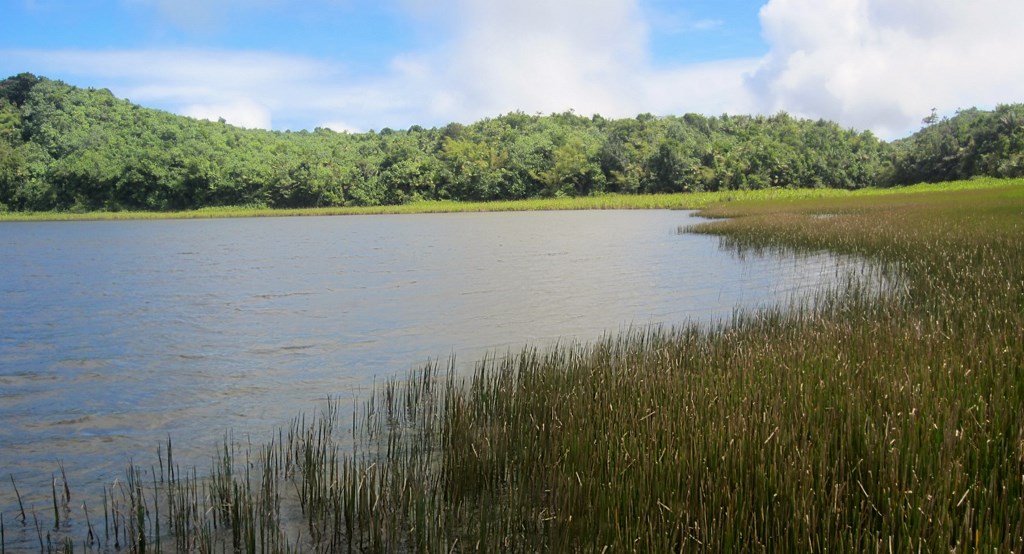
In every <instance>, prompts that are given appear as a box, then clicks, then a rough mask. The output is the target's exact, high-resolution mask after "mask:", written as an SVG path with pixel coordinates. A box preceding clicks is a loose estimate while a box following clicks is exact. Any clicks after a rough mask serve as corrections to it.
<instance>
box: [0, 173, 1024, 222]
mask: <svg viewBox="0 0 1024 554" xmlns="http://www.w3.org/2000/svg"><path fill="white" fill-rule="evenodd" d="M1020 181H1021V180H1019V179H1018V180H998V179H988V178H985V179H976V180H971V181H957V182H951V183H938V184H924V185H915V186H912V187H898V188H891V189H862V190H858V191H846V190H839V189H763V190H749V191H719V192H695V193H681V194H639V195H626V194H607V195H598V196H583V197H576V198H570V197H562V198H535V199H530V200H509V201H496V202H452V201H438V200H431V201H420V202H413V203H409V204H402V205H396V206H370V207H330V208H303V209H274V208H258V207H238V206H228V207H216V208H203V209H200V210H190V211H178V212H132V211H119V212H108V211H101V212H28V213H21V212H7V213H0V222H2V221H77V220H121V219H210V218H227V217H293V216H326V215H372V214H421V213H454V212H504V211H530V210H602V209H604V210H608V209H691V210H696V209H704V208H706V207H708V206H711V205H713V204H718V203H722V202H744V201H755V202H759V201H765V200H775V201H780V202H788V201H791V200H803V199H808V198H821V199H824V198H846V197H851V196H853V197H856V196H875V195H882V196H889V195H892V194H905V193H912V192H928V191H934V190H949V189H959V190H967V189H975V188H989V187H993V186H1012V185H1013V184H1014V183H1018V182H1020Z"/></svg>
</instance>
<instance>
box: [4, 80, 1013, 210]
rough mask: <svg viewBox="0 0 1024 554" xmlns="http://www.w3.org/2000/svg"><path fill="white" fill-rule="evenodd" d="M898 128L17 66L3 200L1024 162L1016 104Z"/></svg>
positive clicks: (314, 195) (985, 171)
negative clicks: (392, 125) (329, 118)
mask: <svg viewBox="0 0 1024 554" xmlns="http://www.w3.org/2000/svg"><path fill="white" fill-rule="evenodd" d="M922 125H923V127H922V129H921V130H920V131H918V132H917V133H915V134H914V135H912V136H910V137H907V138H905V139H901V140H897V141H892V142H886V141H883V140H880V139H878V138H877V137H875V136H874V135H873V134H872V133H871V132H869V131H856V130H852V129H844V128H842V127H841V126H840V125H839V124H837V123H834V122H831V121H824V120H817V121H814V120H807V119H799V118H795V117H792V116H790V115H788V114H786V113H781V112H780V113H778V114H775V115H772V116H747V115H721V116H717V117H708V116H704V115H697V114H685V115H682V116H654V115H651V114H641V115H638V116H636V117H635V118H630V119H606V118H603V117H601V116H599V115H594V116H592V117H583V116H580V115H577V114H575V113H573V112H566V113H559V114H550V115H529V114H525V113H522V112H513V113H509V114H505V115H501V116H498V117H494V118H491V119H484V120H482V121H478V122H476V123H473V124H470V125H463V124H459V123H451V124H449V125H446V126H444V127H439V128H430V129H427V128H423V127H420V126H412V127H410V128H409V129H405V130H396V129H389V128H384V129H380V130H378V131H369V132H366V133H337V132H334V131H331V130H329V129H321V128H317V129H315V130H313V131H311V132H310V131H299V132H290V131H285V132H279V131H264V130H250V129H242V128H238V127H234V126H231V125H228V124H226V123H225V122H224V121H223V120H222V121H220V122H211V121H203V120H196V119H192V118H188V117H183V116H178V115H173V114H170V113H167V112H164V111H160V110H155V109H148V108H143V107H141V106H138V105H136V104H133V103H131V102H130V101H128V100H124V99H118V98H116V97H115V96H114V95H113V94H112V93H111V92H110V91H109V90H106V89H91V88H88V89H87V88H79V87H74V86H71V85H68V84H65V83H63V82H61V81H57V80H51V79H47V78H44V77H37V76H35V75H32V74H29V73H23V74H20V75H17V76H14V77H10V78H8V79H5V80H4V81H2V82H0V212H3V211H19V212H24V211H75V212H77V211H94V210H105V211H118V210H149V211H170V210H186V209H196V208H202V207H210V206H254V207H271V208H304V207H325V206H374V205H388V204H403V203H406V202H410V201H417V200H472V201H487V200H514V199H524V198H536V197H557V196H585V195H598V194H603V193H619V194H634V193H662V192H666V193H667V192H687V191H715V190H733V189H762V188H768V187H784V188H796V187H832V188H845V189H855V188H862V187H887V186H895V185H903V184H910V183H917V182H936V181H945V180H954V179H965V178H970V177H974V176H982V175H984V176H995V177H1017V176H1024V104H1012V105H1001V106H998V107H997V108H996V109H995V110H993V111H984V110H979V109H975V108H971V109H965V110H961V111H959V112H958V113H957V115H956V116H954V117H952V118H948V119H941V120H940V119H938V118H937V117H935V116H934V114H933V116H931V117H928V118H925V120H923V121H922Z"/></svg>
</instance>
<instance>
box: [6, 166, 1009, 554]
mask: <svg viewBox="0 0 1024 554" xmlns="http://www.w3.org/2000/svg"><path fill="white" fill-rule="evenodd" d="M709 215H718V216H726V215H728V216H730V217H732V219H728V220H721V221H714V222H712V223H709V224H703V225H700V226H698V227H695V228H691V229H686V230H684V231H686V232H700V233H713V234H717V235H720V236H722V237H723V239H722V241H723V247H724V248H731V249H735V250H736V251H738V252H741V253H747V252H751V251H758V250H779V251H784V252H789V253H791V254H793V255H800V254H801V253H807V252H816V251H819V250H829V251H833V252H838V253H843V254H851V255H857V256H862V257H864V258H865V259H867V260H869V261H870V263H868V264H866V265H865V266H864V267H863V268H862V269H861V270H859V271H857V272H851V273H849V274H846V275H845V277H844V279H843V280H842V281H841V283H840V284H839V285H837V286H836V287H835V288H833V289H831V290H829V291H826V292H824V293H822V294H820V295H819V296H818V297H816V298H814V299H810V300H806V301H802V302H799V303H794V304H792V305H789V306H778V307H768V308H763V309H759V310H753V311H737V312H736V313H734V314H733V315H732V316H731V317H729V318H725V319H723V320H721V321H719V322H717V323H714V324H712V325H697V324H691V325H681V326H678V327H674V328H645V329H636V330H632V331H629V332H624V333H621V334H618V335H609V336H606V337H603V338H601V339H599V340H596V341H593V342H589V343H564V344H560V345H557V346H554V347H551V348H548V349H545V350H538V349H535V348H525V349H523V350H522V351H520V352H516V353H510V354H508V355H505V356H491V357H487V358H485V359H483V360H481V361H479V362H478V363H477V364H476V366H475V369H474V371H473V372H472V374H469V375H460V374H458V373H457V372H455V371H454V370H453V369H452V367H445V366H442V365H439V364H437V363H430V364H426V365H425V366H423V367H421V368H418V369H415V370H413V371H412V372H410V373H409V375H408V376H407V377H406V378H404V379H393V380H390V381H388V382H386V383H385V384H384V385H383V386H381V387H379V388H378V389H377V390H376V392H375V393H374V394H373V396H372V397H371V398H369V399H367V400H366V402H365V403H364V404H363V405H361V406H360V407H359V408H358V409H356V410H355V411H354V412H352V413H347V412H346V413H342V410H341V409H340V405H339V404H337V403H335V402H328V403H327V404H326V406H325V407H324V408H323V409H321V410H320V412H318V413H317V414H315V415H314V416H311V417H300V418H297V419H296V420H295V421H294V422H293V424H292V425H291V427H290V428H289V429H288V430H287V431H281V432H280V433H279V434H278V437H277V439H276V440H273V441H270V442H268V443H267V444H266V445H264V446H260V447H253V446H251V445H241V446H240V445H238V444H236V442H235V441H233V440H231V439H230V438H226V439H225V443H224V446H223V449H222V452H221V453H219V454H218V455H217V456H216V457H215V461H214V464H213V469H212V470H211V472H210V474H209V475H210V476H209V477H206V478H204V477H201V476H199V475H197V473H196V472H195V470H194V469H193V470H191V473H189V472H187V471H182V470H180V469H178V468H177V467H176V466H175V465H174V463H173V456H172V445H171V444H170V443H169V442H168V444H167V446H166V449H165V451H164V452H162V453H161V455H160V456H159V459H160V460H161V461H160V465H159V468H151V469H150V471H149V472H148V473H147V472H142V471H140V470H139V468H137V467H132V468H130V469H129V471H128V478H127V479H126V481H125V482H124V483H116V484H115V485H114V486H112V487H110V494H109V498H108V499H106V500H105V502H104V509H103V514H104V515H103V517H104V521H103V528H102V530H101V529H100V528H99V518H94V520H93V521H92V523H90V525H89V533H88V538H89V539H88V540H80V539H75V540H76V541H78V542H70V539H67V538H66V537H62V536H57V535H59V534H56V535H55V536H56V537H57V538H56V539H52V538H51V539H44V538H43V534H42V533H40V534H39V544H38V547H39V550H47V549H53V550H60V549H66V550H65V551H72V550H76V549H79V548H80V549H82V550H85V551H105V550H109V549H110V548H111V547H113V548H121V549H125V550H129V551H137V552H142V551H145V550H149V551H168V552H172V551H174V552H217V551H235V552H292V551H294V552H538V551H542V552H758V551H761V552H768V551H779V552H793V551H808V552H826V551H827V552H937V551H955V552H965V551H972V552H973V551H979V552H980V551H984V552H1021V551H1022V550H1024V416H1022V410H1021V407H1022V406H1024V333H1022V331H1021V330H1022V329H1024V249H1022V244H1024V241H1022V240H1021V239H1022V238H1024V187H1022V186H1019V185H1012V186H998V187H994V188H972V189H970V190H955V191H938V192H935V191H932V192H922V193H921V194H915V195H913V196H910V195H908V196H893V197H885V198H881V197H875V196H871V195H867V196H864V197H854V198H839V199H832V200H822V199H807V200H804V201H799V202H793V201H790V202H786V203H780V204H773V203H767V204H766V203H763V202H762V203H757V204H744V203H739V202H737V203H730V204H729V205H727V206H724V207H719V208H715V209H714V210H712V211H710V212H709ZM349 418H351V419H349ZM147 475H148V476H149V479H148V480H147V479H146V476H147ZM54 483H55V484H54V487H53V491H52V494H53V498H54V501H53V503H54V515H55V517H59V516H60V514H61V500H60V499H61V498H62V496H61V495H62V494H63V493H61V487H60V482H59V481H58V480H55V481H54ZM12 485H13V482H12ZM68 495H70V493H68ZM65 505H66V503H65ZM17 516H18V514H14V516H13V517H12V515H11V514H4V519H2V520H0V522H3V524H4V525H6V526H7V528H8V529H9V528H10V527H11V526H12V525H18V526H31V525H32V520H33V519H35V518H36V516H35V514H33V515H32V517H31V518H28V520H29V521H28V522H27V523H26V521H25V520H26V517H25V515H24V510H23V511H22V513H21V517H20V521H19V518H18V517H17ZM51 523H52V522H50V523H46V524H42V526H40V524H38V523H37V524H36V527H37V528H42V527H43V526H48V525H50V524H51ZM55 525H56V527H57V528H58V529H59V528H60V526H61V525H62V524H60V523H57V524H55ZM0 529H2V527H0ZM0 535H2V533H0ZM46 536H47V537H50V535H49V534H47V535H46ZM65 539H67V540H66V541H65ZM60 541H65V542H60ZM0 542H2V541H0Z"/></svg>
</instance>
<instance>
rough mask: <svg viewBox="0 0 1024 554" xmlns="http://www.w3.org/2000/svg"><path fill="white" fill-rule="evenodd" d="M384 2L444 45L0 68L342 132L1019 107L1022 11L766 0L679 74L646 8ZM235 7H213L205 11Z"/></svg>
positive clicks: (624, 3)
mask: <svg viewBox="0 0 1024 554" xmlns="http://www.w3.org/2000/svg"><path fill="white" fill-rule="evenodd" d="M122 1H124V2H135V3H137V4H142V5H145V6H150V7H154V8H156V9H160V10H164V11H165V12H166V13H167V14H168V15H167V17H170V16H171V15H170V13H171V12H170V11H168V10H171V11H173V10H181V11H180V15H181V16H182V17H185V16H190V17H195V18H201V17H203V15H202V13H203V10H204V9H207V8H204V7H203V6H202V5H200V4H201V3H200V2H194V1H189V2H186V3H184V4H180V5H179V4H178V3H176V2H172V1H171V0H122ZM339 1H349V0H339ZM259 2H261V5H265V6H266V5H271V4H273V5H275V6H278V7H279V6H280V2H279V0H259ZM395 2H396V5H397V6H402V7H403V8H404V9H405V10H406V14H407V16H408V17H410V18H412V21H413V23H414V24H415V25H416V26H419V27H423V28H427V27H429V32H426V33H425V36H430V37H434V38H437V37H443V40H439V41H437V42H435V43H432V44H430V45H429V46H426V47H424V48H421V49H420V50H417V51H408V52H396V53H395V55H394V56H393V57H392V59H391V62H390V63H389V64H387V65H385V66H382V67H380V68H378V69H377V70H376V71H371V72H369V73H366V72H365V70H364V73H360V74H356V73H353V72H352V71H350V70H348V69H347V67H346V64H347V63H348V62H353V63H352V65H353V66H357V65H358V64H356V63H354V62H355V60H343V59H342V60H320V59H315V58H311V57H307V56H297V55H285V54H278V53H271V52H258V51H230V50H208V49H183V48H174V49H169V48H168V49H149V50H113V51H107V50H99V51H98V50H51V51H43V50H0V60H2V61H0V66H4V67H12V68H15V71H16V72H17V71H23V70H25V69H29V70H30V71H33V72H36V73H40V74H43V75H47V76H56V77H58V78H63V79H66V80H68V81H69V82H71V83H73V84H86V85H92V86H102V87H108V88H110V89H111V90H113V91H114V93H115V94H117V95H119V96H123V97H127V98H130V99H131V100H133V101H136V102H139V103H142V104H144V105H150V106H154V107H158V108H162V109H167V110H170V111H174V112H176V113H182V114H188V115H193V116H196V117H208V118H211V119H216V118H217V117H224V118H225V119H227V120H228V121H230V122H232V123H236V124H239V125H244V126H258V127H268V126H270V125H271V123H273V124H274V125H276V126H278V128H291V129H299V128H307V129H308V128H312V127H315V126H324V127H329V128H334V129H336V130H349V131H353V130H356V129H362V130H366V129H380V128H383V127H392V128H406V127H408V126H410V125H413V124H418V125H424V126H432V125H444V124H446V123H448V122H450V121H459V122H463V123H469V122H472V121H475V120H477V119H480V118H482V117H489V116H495V115H498V114H501V113H506V112H509V111H514V110H522V111H524V112H527V113H534V112H541V113H550V112H561V111H564V110H568V109H574V110H575V111H576V112H577V113H580V114H584V115H589V114H591V113H600V114H602V115H604V116H606V117H631V116H634V115H636V114H637V113H641V112H651V113H654V114H669V113H675V114H679V113H685V112H699V113H705V114H711V115H714V114H720V113H726V112H727V113H774V112H776V111H778V110H786V111H789V112H791V113H793V114H795V115H799V116H805V117H812V118H819V117H821V118H828V119H833V120H836V121H839V122H840V123H842V124H843V125H846V126H851V127H855V128H859V129H872V130H874V131H875V132H876V133H878V134H880V135H881V136H883V137H887V138H892V137H895V136H902V135H904V134H906V133H907V132H909V131H912V130H914V129H916V128H917V127H918V126H919V125H920V120H921V118H922V117H924V116H926V115H928V113H929V112H930V110H931V108H932V107H936V108H938V109H939V111H940V113H943V114H949V113H952V111H953V110H955V109H956V108H959V107H970V106H975V105H977V106H979V107H990V106H991V105H994V104H995V103H998V102H1014V101H1021V100H1022V99H1024V33H1022V32H1020V30H1019V29H1018V27H1019V22H1020V21H1021V20H1024V2H1020V0H974V1H972V2H970V3H967V2H964V1H961V0H831V1H828V2H822V1H820V0H770V1H769V2H768V3H767V4H766V5H765V6H764V7H763V8H762V10H761V13H760V16H761V22H762V27H763V34H764V37H765V40H766V41H767V43H768V45H769V47H770V51H769V53H768V54H767V55H766V56H765V57H763V58H761V59H733V60H721V61H712V62H706V63H702V64H679V65H677V66H670V65H666V64H665V63H664V61H659V63H658V64H657V65H655V64H654V63H653V62H652V52H651V51H650V48H651V44H650V41H649V36H650V34H651V33H652V29H661V28H662V27H661V26H662V25H664V24H666V22H665V21H659V20H658V19H657V18H656V17H655V15H656V10H655V11H652V10H651V9H645V7H646V8H649V6H645V4H642V2H643V0H563V1H559V2H551V1H550V0H490V1H488V2H480V1H477V0H434V1H433V2H426V0H395ZM242 3H243V2H242V0H217V1H216V2H215V3H214V8H216V10H221V11H223V10H226V9H228V8H230V9H241V8H240V6H242ZM214 8H209V9H214ZM215 15H216V14H215ZM679 21H682V20H679ZM679 21H677V23H678V22H679ZM687 21H689V20H687ZM690 23H693V24H694V25H698V24H701V25H703V24H706V25H711V24H712V23H716V22H712V21H710V20H708V21H707V22H705V23H701V22H699V21H698V22H693V21H690ZM659 58H660V59H661V60H664V58H665V57H664V55H662V56H659ZM324 122H329V123H324Z"/></svg>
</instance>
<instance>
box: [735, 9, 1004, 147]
mask: <svg viewBox="0 0 1024 554" xmlns="http://www.w3.org/2000/svg"><path fill="white" fill-rule="evenodd" d="M760 17H761V23H762V27H763V32H764V36H765V39H766V40H767V41H768V42H769V45H770V48H771V50H770V53H769V54H768V56H767V57H766V58H765V59H764V60H763V63H762V65H761V67H760V68H759V69H758V70H756V71H755V72H753V73H752V75H751V76H750V77H749V79H748V81H747V84H748V86H749V87H750V89H751V91H752V92H753V93H754V95H755V98H757V99H758V101H757V103H756V104H755V108H757V109H759V110H760V111H764V112H772V111H776V110H779V109H785V110H788V111H791V112H793V113H795V114H797V115H803V116H810V117H823V118H828V119H833V120H837V121H840V122H843V123H844V124H846V125H849V126H853V127H856V128H861V129H873V130H875V131H876V132H877V133H879V134H880V135H882V136H885V137H894V136H902V135H904V134H906V133H908V132H910V131H912V130H914V129H915V128H917V127H918V126H919V125H920V121H921V118H922V117H924V116H927V115H928V114H929V112H930V111H931V108H933V107H935V108H938V110H939V111H940V113H945V114H950V113H951V112H953V111H954V110H956V109H957V108H967V107H971V106H975V105H977V106H979V107H992V106H993V105H994V104H996V103H999V102H1013V101H1020V100H1021V99H1022V98H1024V33H1021V28H1020V22H1021V21H1022V20H1024V3H1022V2H1020V1H1019V0H973V1H971V2H963V1H961V0H844V1H842V2H821V1H820V0H771V1H770V2H768V4H767V5H765V6H764V7H763V8H762V9H761V12H760Z"/></svg>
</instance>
